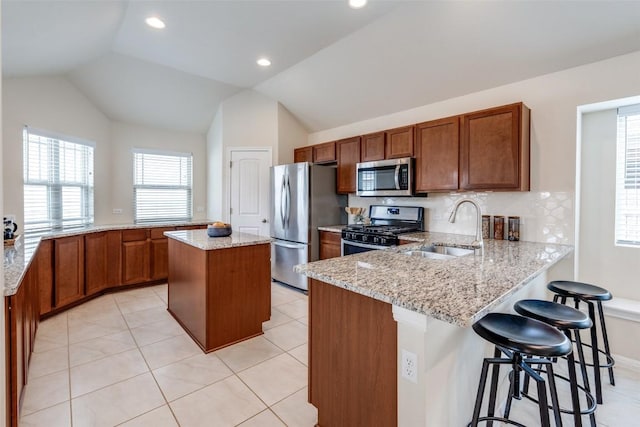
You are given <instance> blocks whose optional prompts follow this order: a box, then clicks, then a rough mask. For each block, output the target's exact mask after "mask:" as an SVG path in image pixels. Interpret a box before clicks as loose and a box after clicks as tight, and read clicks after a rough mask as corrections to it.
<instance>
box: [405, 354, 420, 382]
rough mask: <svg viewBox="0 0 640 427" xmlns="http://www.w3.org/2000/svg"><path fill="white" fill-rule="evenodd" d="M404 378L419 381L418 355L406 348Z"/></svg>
mask: <svg viewBox="0 0 640 427" xmlns="http://www.w3.org/2000/svg"><path fill="white" fill-rule="evenodd" d="M402 378H406V379H408V380H409V381H411V382H412V383H416V384H417V383H418V356H417V355H416V354H415V353H411V352H410V351H407V350H404V349H403V350H402Z"/></svg>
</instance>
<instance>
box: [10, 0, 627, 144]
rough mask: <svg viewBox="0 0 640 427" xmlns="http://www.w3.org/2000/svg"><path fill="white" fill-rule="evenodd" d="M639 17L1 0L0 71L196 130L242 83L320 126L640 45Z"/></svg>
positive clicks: (416, 4) (536, 8)
mask: <svg viewBox="0 0 640 427" xmlns="http://www.w3.org/2000/svg"><path fill="white" fill-rule="evenodd" d="M150 15H156V16H159V17H161V18H162V19H163V20H164V21H165V22H166V24H167V27H166V28H165V29H164V30H154V29H152V28H149V27H147V26H146V25H145V24H144V19H145V18H146V17H147V16H150ZM638 22H640V2H637V1H602V2H599V1H586V2H573V1H545V2H539V1H437V2H436V1H400V0H397V1H396V0H387V1H384V0H378V1H375V0H370V2H369V4H368V5H367V6H366V7H365V8H363V9H360V10H353V9H350V8H349V7H348V5H347V4H346V0H340V1H337V0H335V1H334V0H306V1H300V0H289V1H271V0H258V1H241V0H237V1H214V0H208V1H190V0H165V1H137V0H136V1H77V0H76V1H61V0H57V1H20V0H3V1H2V66H3V77H20V76H36V75H64V76H66V77H67V78H68V79H69V80H70V81H71V82H72V83H73V84H74V85H76V86H77V87H78V88H79V89H80V90H81V91H82V92H83V93H85V95H86V96H87V97H88V98H89V99H90V100H91V101H92V102H93V103H95V104H96V106H98V107H99V108H100V109H101V110H102V111H103V112H104V113H105V114H106V115H107V116H109V117H110V118H112V119H114V120H121V121H126V122H134V123H140V124H144V125H149V126H156V127H165V128H171V129H178V130H188V131H194V132H201V133H203V132H206V130H207V129H208V127H209V126H210V124H211V122H212V120H213V117H214V115H215V112H216V110H217V108H218V106H219V104H220V102H222V101H223V100H224V99H226V98H228V97H229V96H232V95H233V94H235V93H237V92H239V91H241V90H243V89H247V88H252V89H255V90H257V91H259V92H262V93H264V94H265V95H267V96H269V97H271V98H273V99H275V100H278V101H279V102H281V103H282V104H283V105H284V106H285V107H286V108H287V109H288V110H289V111H291V112H292V113H293V114H294V115H295V116H296V117H298V119H299V120H300V121H301V122H302V123H303V124H304V125H305V126H307V128H308V129H309V131H318V130H322V129H327V128H332V127H336V126H340V125H343V124H347V123H352V122H355V121H359V120H364V119H367V118H371V117H376V116H380V115H384V114H389V113H392V112H395V111H401V110H404V109H408V108H412V107H416V106H420V105H425V104H429V103H432V102H436V101H439V100H443V99H447V98H451V97H454V96H459V95H463V94H466V93H470V92H474V91H478V90H483V89H487V88H491V87H495V86H499V85H502V84H506V83H510V82H514V81H518V80H523V79H526V78H530V77H534V76H537V75H541V74H546V73H550V72H554V71H559V70H562V69H566V68H570V67H574V66H577V65H582V64H586V63H590V62H594V61H598V60H602V59H605V58H609V57H613V56H617V55H621V54H625V53H629V52H632V51H636V50H640V26H639V25H638V24H637V23H638ZM259 56H267V57H269V58H270V59H271V60H272V66H271V67H269V68H266V69H265V68H261V67H259V66H257V65H256V63H255V60H256V59H257V58H258V57H259Z"/></svg>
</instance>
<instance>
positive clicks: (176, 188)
mask: <svg viewBox="0 0 640 427" xmlns="http://www.w3.org/2000/svg"><path fill="white" fill-rule="evenodd" d="M192 163H193V161H192V155H191V153H167V152H156V151H149V150H140V149H134V151H133V176H134V179H133V203H134V212H135V215H134V216H135V222H136V223H144V222H160V221H191V218H192V201H191V182H192Z"/></svg>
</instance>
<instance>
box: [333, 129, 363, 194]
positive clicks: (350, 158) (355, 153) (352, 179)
mask: <svg viewBox="0 0 640 427" xmlns="http://www.w3.org/2000/svg"><path fill="white" fill-rule="evenodd" d="M336 151H337V152H338V171H337V189H336V190H337V192H338V193H355V192H356V163H358V162H359V161H360V137H359V136H356V137H353V138H347V139H342V140H340V141H338V142H336Z"/></svg>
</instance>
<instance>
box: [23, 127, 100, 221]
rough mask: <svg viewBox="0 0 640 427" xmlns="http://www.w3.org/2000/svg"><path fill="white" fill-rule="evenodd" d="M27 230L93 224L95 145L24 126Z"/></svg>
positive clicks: (25, 218) (25, 214) (25, 219)
mask: <svg viewBox="0 0 640 427" xmlns="http://www.w3.org/2000/svg"><path fill="white" fill-rule="evenodd" d="M23 145H24V146H23V149H24V230H25V232H28V233H46V232H48V231H51V230H62V229H68V228H77V227H84V226H87V225H91V224H93V150H94V147H93V144H91V143H87V142H82V141H79V140H78V139H76V138H70V137H64V136H60V135H55V134H53V133H51V132H46V131H40V130H36V129H33V128H29V127H25V129H24V132H23Z"/></svg>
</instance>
